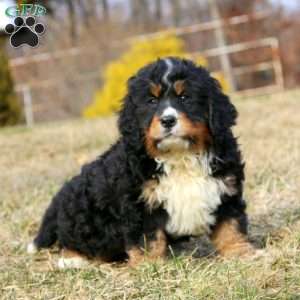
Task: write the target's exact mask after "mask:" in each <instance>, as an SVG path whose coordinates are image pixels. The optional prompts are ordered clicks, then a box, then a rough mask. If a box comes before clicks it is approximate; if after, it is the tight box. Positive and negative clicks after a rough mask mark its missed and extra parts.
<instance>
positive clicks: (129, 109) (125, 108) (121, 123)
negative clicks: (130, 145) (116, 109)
mask: <svg viewBox="0 0 300 300" xmlns="http://www.w3.org/2000/svg"><path fill="white" fill-rule="evenodd" d="M118 127H119V131H120V133H121V134H122V136H123V137H128V136H130V135H131V134H132V133H133V131H137V130H136V129H137V128H138V127H137V120H136V118H135V105H134V103H133V101H132V98H131V96H130V95H129V94H128V95H126V96H125V97H124V99H123V105H122V109H121V111H120V113H119V120H118Z"/></svg>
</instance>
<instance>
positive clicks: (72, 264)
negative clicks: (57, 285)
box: [57, 256, 88, 269]
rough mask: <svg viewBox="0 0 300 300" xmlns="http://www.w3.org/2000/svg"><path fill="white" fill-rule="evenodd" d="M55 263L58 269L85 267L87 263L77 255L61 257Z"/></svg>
mask: <svg viewBox="0 0 300 300" xmlns="http://www.w3.org/2000/svg"><path fill="white" fill-rule="evenodd" d="M57 265H58V268H59V269H69V268H75V269H80V268H83V267H86V266H87V265H88V261H87V260H86V259H84V258H82V257H79V256H78V257H70V258H65V257H61V258H60V259H59V260H58V264H57Z"/></svg>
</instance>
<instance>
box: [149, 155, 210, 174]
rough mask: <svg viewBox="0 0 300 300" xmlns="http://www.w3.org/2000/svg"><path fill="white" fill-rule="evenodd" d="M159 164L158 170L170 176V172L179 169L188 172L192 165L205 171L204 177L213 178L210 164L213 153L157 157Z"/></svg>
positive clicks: (156, 160)
mask: <svg viewBox="0 0 300 300" xmlns="http://www.w3.org/2000/svg"><path fill="white" fill-rule="evenodd" d="M154 160H155V162H156V163H157V167H156V170H160V171H162V172H163V173H164V174H166V175H169V174H170V172H171V171H172V170H173V169H175V168H178V167H181V168H185V169H187V170H188V168H189V166H191V165H198V166H199V168H200V169H201V170H203V176H204V177H207V176H211V175H212V170H211V167H210V163H211V161H212V154H211V152H205V153H203V154H186V155H185V154H179V155H172V156H171V157H156V158H154Z"/></svg>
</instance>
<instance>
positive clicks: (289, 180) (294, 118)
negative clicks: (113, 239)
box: [0, 90, 300, 300]
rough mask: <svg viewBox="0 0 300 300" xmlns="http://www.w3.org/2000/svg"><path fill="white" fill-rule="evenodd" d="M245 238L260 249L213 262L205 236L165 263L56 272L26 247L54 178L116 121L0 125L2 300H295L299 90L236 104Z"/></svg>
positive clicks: (298, 290) (298, 277)
mask: <svg viewBox="0 0 300 300" xmlns="http://www.w3.org/2000/svg"><path fill="white" fill-rule="evenodd" d="M235 103H236V104H237V107H238V110H239V112H240V118H239V122H238V126H237V127H236V129H235V132H236V135H238V136H239V137H240V140H239V141H240V143H241V147H242V150H243V153H244V158H245V161H246V176H247V177H246V183H245V196H246V199H247V201H248V213H249V216H250V223H251V226H250V236H251V239H252V240H253V242H254V243H256V244H257V245H259V246H261V247H264V248H265V251H266V255H265V256H262V257H260V258H257V259H254V260H222V259H220V258H219V257H217V256H216V255H214V253H212V252H211V248H210V246H209V244H208V242H207V240H206V239H201V240H193V241H191V242H190V243H186V244H184V245H183V246H182V247H181V249H175V250H174V251H175V253H176V255H174V251H173V255H172V254H170V258H169V260H168V261H167V262H165V263H157V264H144V265H141V266H140V267H138V268H137V269H135V270H133V269H128V268H127V267H126V266H124V265H116V266H112V265H108V264H102V265H100V264H96V263H95V264H91V265H90V266H89V267H87V268H86V269H83V270H67V271H60V270H57V268H56V262H57V259H58V253H57V251H55V249H53V250H51V251H42V252H41V253H39V254H37V255H35V256H29V255H28V254H26V251H25V247H26V244H27V242H28V241H30V240H31V239H32V237H33V236H34V234H35V233H36V231H37V228H38V224H39V222H40V218H41V215H42V213H43V212H44V210H45V208H46V206H47V205H48V203H49V201H50V199H51V197H52V196H53V195H54V193H55V192H56V191H57V189H58V188H59V187H60V185H61V184H62V182H63V181H64V180H65V179H66V178H69V177H70V176H72V175H74V174H75V173H76V172H78V171H79V169H80V166H81V165H82V164H83V163H84V162H87V161H89V160H92V159H93V158H94V157H96V156H97V155H98V154H99V153H101V152H102V151H103V150H105V149H107V148H108V147H109V145H110V144H111V143H113V141H114V140H115V139H116V137H117V132H116V126H115V119H113V118H112V119H106V120H97V121H73V122H63V123H55V124H47V125H41V126H36V127H34V128H33V129H26V128H23V127H17V128H8V129H5V130H2V131H0V149H1V150H0V151H1V156H0V222H1V226H0V298H1V299H53V300H54V299H56V300H58V299H72V300H74V299H218V300H220V299H236V300H240V299H300V196H299V195H300V91H299V90H298V91H291V92H286V93H282V94H277V95H274V96H266V97H257V98H253V99H245V100H242V99H239V100H236V101H235Z"/></svg>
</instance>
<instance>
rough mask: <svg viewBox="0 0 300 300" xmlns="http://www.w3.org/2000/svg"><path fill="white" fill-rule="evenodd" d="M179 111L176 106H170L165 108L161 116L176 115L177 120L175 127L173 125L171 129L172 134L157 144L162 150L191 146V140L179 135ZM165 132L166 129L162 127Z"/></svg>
mask: <svg viewBox="0 0 300 300" xmlns="http://www.w3.org/2000/svg"><path fill="white" fill-rule="evenodd" d="M178 116H179V115H178V112H177V110H176V109H175V108H173V107H171V106H168V107H167V108H165V110H164V111H163V113H162V114H161V118H164V117H174V118H176V120H177V123H176V125H175V126H174V127H172V129H171V131H170V132H169V133H170V134H171V135H169V136H168V137H166V138H164V139H163V140H162V141H161V142H160V143H158V144H157V148H158V149H160V150H162V151H169V150H172V149H173V150H186V149H188V147H189V142H188V141H186V140H183V139H182V138H181V137H180V136H177V134H178V132H179V131H180V123H179V122H178ZM161 130H162V131H163V132H164V131H165V129H164V128H161Z"/></svg>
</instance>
